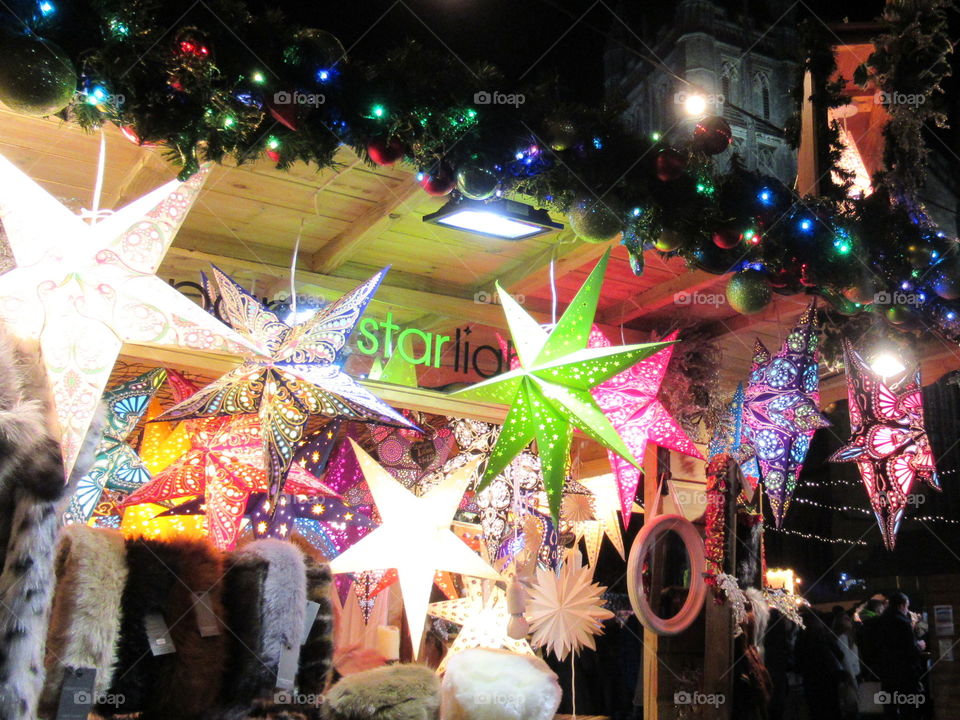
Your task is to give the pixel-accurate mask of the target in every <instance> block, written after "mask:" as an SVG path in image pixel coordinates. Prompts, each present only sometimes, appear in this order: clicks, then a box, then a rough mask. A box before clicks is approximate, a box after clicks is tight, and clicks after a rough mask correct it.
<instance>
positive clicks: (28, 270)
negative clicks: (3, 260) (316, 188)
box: [0, 157, 257, 476]
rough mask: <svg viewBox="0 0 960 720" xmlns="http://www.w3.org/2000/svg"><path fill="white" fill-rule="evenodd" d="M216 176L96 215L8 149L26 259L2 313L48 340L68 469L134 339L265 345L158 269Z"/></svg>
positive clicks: (6, 166) (9, 186)
mask: <svg viewBox="0 0 960 720" xmlns="http://www.w3.org/2000/svg"><path fill="white" fill-rule="evenodd" d="M206 176H207V169H206V168H204V169H202V170H201V171H200V172H198V173H196V174H195V175H194V176H193V177H192V178H191V179H190V180H188V181H187V182H185V183H181V182H178V181H173V182H170V183H168V184H166V185H164V186H162V187H160V188H158V189H157V190H154V191H153V192H151V193H149V194H148V195H145V196H144V197H142V198H140V199H139V200H136V201H134V202H133V203H131V204H130V205H127V206H126V207H125V208H123V209H122V210H119V211H117V212H116V213H114V214H112V215H110V216H108V217H106V218H104V219H102V220H100V221H99V222H97V223H96V224H93V225H88V224H87V223H86V222H84V221H83V220H82V219H80V218H79V217H78V216H76V215H74V214H73V213H71V212H70V211H69V210H68V209H67V208H66V207H64V206H63V205H62V204H61V203H60V202H59V201H58V200H57V199H55V198H54V197H52V196H51V195H50V194H49V193H47V192H46V191H45V190H43V189H42V188H41V187H40V186H39V185H37V184H36V183H35V182H34V181H33V180H31V179H30V177H28V176H27V175H26V174H24V173H23V172H21V171H20V170H19V169H18V168H17V167H16V166H15V165H14V164H13V163H11V162H10V161H9V160H7V159H6V158H3V157H0V222H2V223H3V227H4V229H5V230H6V233H7V239H8V241H9V243H10V247H11V249H12V251H13V254H14V257H15V258H16V262H17V267H16V268H14V269H13V270H11V271H9V272H7V273H5V274H4V275H2V276H0V318H2V319H3V320H4V321H5V322H6V324H7V326H8V327H10V329H11V331H12V332H13V333H14V334H16V335H18V336H20V337H27V338H39V340H40V346H41V349H42V351H43V361H44V364H45V365H46V371H47V376H48V378H49V381H50V385H51V390H52V393H53V401H54V406H55V408H56V413H57V418H58V419H59V421H60V432H61V447H62V452H63V461H64V470H65V472H66V474H67V476H69V475H70V472H71V470H72V469H73V464H74V462H75V460H76V457H77V453H78V452H79V449H80V445H81V443H82V441H83V438H84V436H85V435H86V432H87V428H88V427H89V426H90V421H91V419H92V418H93V415H94V413H95V412H96V408H97V403H98V402H99V401H100V398H101V396H102V395H103V391H104V387H105V386H106V384H107V381H108V379H109V377H110V372H111V370H112V369H113V364H114V362H115V361H116V359H117V355H118V354H119V353H120V348H121V346H122V345H123V344H124V343H125V342H130V343H140V344H146V345H165V346H172V347H179V348H189V349H194V350H203V351H226V352H239V351H240V349H241V347H242V346H247V347H248V348H250V349H252V350H257V347H256V345H254V344H252V343H250V342H247V341H245V340H243V339H242V338H241V337H240V336H239V335H237V334H236V333H235V332H233V331H232V330H231V329H230V328H228V327H227V326H226V325H224V324H223V323H221V322H219V321H218V320H217V319H216V318H214V317H212V316H210V314H209V313H207V312H205V311H204V310H203V309H202V308H201V307H200V306H198V305H197V304H196V303H194V302H192V301H191V300H189V299H188V298H187V297H186V296H185V295H183V294H181V293H180V292H178V291H177V290H174V289H173V288H172V287H171V286H170V285H168V284H167V283H165V282H164V281H163V280H161V279H160V278H158V277H157V276H156V275H155V274H154V273H155V272H156V271H157V268H158V267H159V266H160V263H161V261H162V260H163V257H164V255H165V254H166V252H167V248H169V247H170V243H171V242H172V241H173V238H174V236H175V235H176V233H177V230H178V229H179V228H180V225H181V224H182V223H183V220H184V218H185V217H186V215H187V213H188V212H189V210H190V208H191V206H192V205H193V203H194V201H195V200H196V198H197V195H198V194H199V192H200V187H201V186H202V185H203V181H204V180H205V179H206Z"/></svg>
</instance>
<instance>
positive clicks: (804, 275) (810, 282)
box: [800, 263, 817, 287]
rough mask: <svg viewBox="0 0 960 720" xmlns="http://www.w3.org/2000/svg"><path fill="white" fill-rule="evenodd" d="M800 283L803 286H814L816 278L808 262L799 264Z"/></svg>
mask: <svg viewBox="0 0 960 720" xmlns="http://www.w3.org/2000/svg"><path fill="white" fill-rule="evenodd" d="M800 284H801V285H803V286H804V287H816V286H817V280H816V278H815V277H814V272H813V268H811V267H810V265H809V264H808V263H803V265H801V266H800Z"/></svg>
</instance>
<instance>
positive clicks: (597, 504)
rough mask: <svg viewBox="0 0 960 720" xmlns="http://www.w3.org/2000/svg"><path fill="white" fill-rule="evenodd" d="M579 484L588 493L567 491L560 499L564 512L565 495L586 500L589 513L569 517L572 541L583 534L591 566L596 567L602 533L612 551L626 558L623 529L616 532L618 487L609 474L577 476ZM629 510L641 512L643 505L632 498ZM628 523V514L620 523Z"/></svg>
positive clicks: (615, 480) (612, 476) (618, 526)
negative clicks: (576, 493)
mask: <svg viewBox="0 0 960 720" xmlns="http://www.w3.org/2000/svg"><path fill="white" fill-rule="evenodd" d="M580 484H582V485H583V486H584V487H585V488H587V490H589V491H590V494H589V495H567V496H566V497H565V498H564V499H563V500H564V506H563V507H564V513H565V512H566V502H567V500H568V499H572V498H578V499H581V500H587V502H588V503H589V517H585V518H578V519H576V520H570V525H571V526H572V528H573V534H574V536H575V537H576V541H577V542H579V541H580V539H581V538H583V542H584V545H585V546H586V548H587V563H588V564H589V565H590V567H592V568H596V567H597V559H598V558H599V557H600V545H601V543H602V542H603V538H604V536H606V537H607V539H608V540H609V541H610V543H611V544H612V545H613V547H614V548H615V549H616V551H617V552H618V553H619V554H620V558H621V559H622V560H626V555H624V549H623V533H621V532H620V522H621V521H620V519H619V518H618V517H617V512H618V511H620V503H621V502H622V499H621V496H620V487H619V485H618V483H617V479H616V477H615V476H614V475H613V474H609V475H598V476H596V477H590V478H581V479H580ZM630 512H631V513H634V512H643V509H642V508H641V507H640V506H639V505H637V504H636V503H635V502H634V503H631V504H630ZM629 524H630V517H629V515H628V516H626V518H625V519H624V520H623V526H624V527H626V526H628V525H629Z"/></svg>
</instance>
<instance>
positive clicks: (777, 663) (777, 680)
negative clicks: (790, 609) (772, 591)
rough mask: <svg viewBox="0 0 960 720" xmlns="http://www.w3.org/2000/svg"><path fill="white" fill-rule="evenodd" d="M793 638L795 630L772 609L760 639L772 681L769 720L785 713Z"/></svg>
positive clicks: (793, 625)
mask: <svg viewBox="0 0 960 720" xmlns="http://www.w3.org/2000/svg"><path fill="white" fill-rule="evenodd" d="M796 638H797V626H796V625H795V624H794V623H793V622H791V621H790V620H789V619H787V618H786V617H784V616H783V615H781V614H780V611H779V610H775V609H772V610H771V611H770V624H769V626H768V628H767V633H766V635H765V636H764V638H763V657H764V661H765V662H766V665H767V671H768V672H769V673H770V681H771V690H770V706H769V709H768V711H767V717H768V719H769V720H783V718H784V716H785V714H786V711H787V696H788V695H789V693H790V672H791V671H792V670H793V669H794V660H793V646H794V643H795V642H796Z"/></svg>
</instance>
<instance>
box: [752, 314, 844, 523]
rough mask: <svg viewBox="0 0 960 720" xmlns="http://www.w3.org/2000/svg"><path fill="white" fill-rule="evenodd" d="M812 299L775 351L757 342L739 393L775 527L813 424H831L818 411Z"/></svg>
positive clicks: (787, 502)
mask: <svg viewBox="0 0 960 720" xmlns="http://www.w3.org/2000/svg"><path fill="white" fill-rule="evenodd" d="M816 322H817V321H816V311H815V307H814V303H811V304H810V306H809V307H808V308H807V309H806V310H805V311H804V313H803V315H801V316H800V320H799V322H798V323H797V326H796V327H795V328H794V329H793V330H792V331H791V332H790V335H788V336H787V339H786V341H785V342H784V344H783V347H782V348H781V349H780V352H778V353H777V354H776V355H773V356H771V355H770V351H769V350H767V348H766V347H765V346H764V344H763V343H761V342H760V341H759V340H757V345H756V348H755V350H754V354H753V368H752V369H751V371H750V381H749V383H748V384H747V389H746V393H745V396H744V403H743V410H744V421H745V422H746V424H747V428H748V432H747V437H748V439H749V441H750V444H751V445H752V446H753V449H754V450H755V451H756V453H757V459H758V460H759V462H760V477H761V480H762V481H763V487H764V490H766V493H767V497H768V499H769V500H770V509H771V510H772V511H773V517H774V520H775V522H776V525H777V527H780V526H781V525H782V524H783V518H784V516H785V515H786V514H787V508H788V507H789V506H790V499H791V498H792V497H793V491H794V490H795V489H796V487H797V478H799V476H800V469H801V468H802V467H803V461H804V459H805V458H806V456H807V450H808V449H809V448H810V439H811V438H812V437H813V435H814V433H815V432H816V431H817V429H818V428H822V427H829V425H830V422H829V421H828V420H827V418H826V417H824V416H823V414H822V413H821V412H820V410H819V408H818V405H819V403H820V392H819V389H818V388H819V385H820V377H819V366H818V353H817V345H818V344H819V342H820V337H819V332H818V330H817V324H816Z"/></svg>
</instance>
